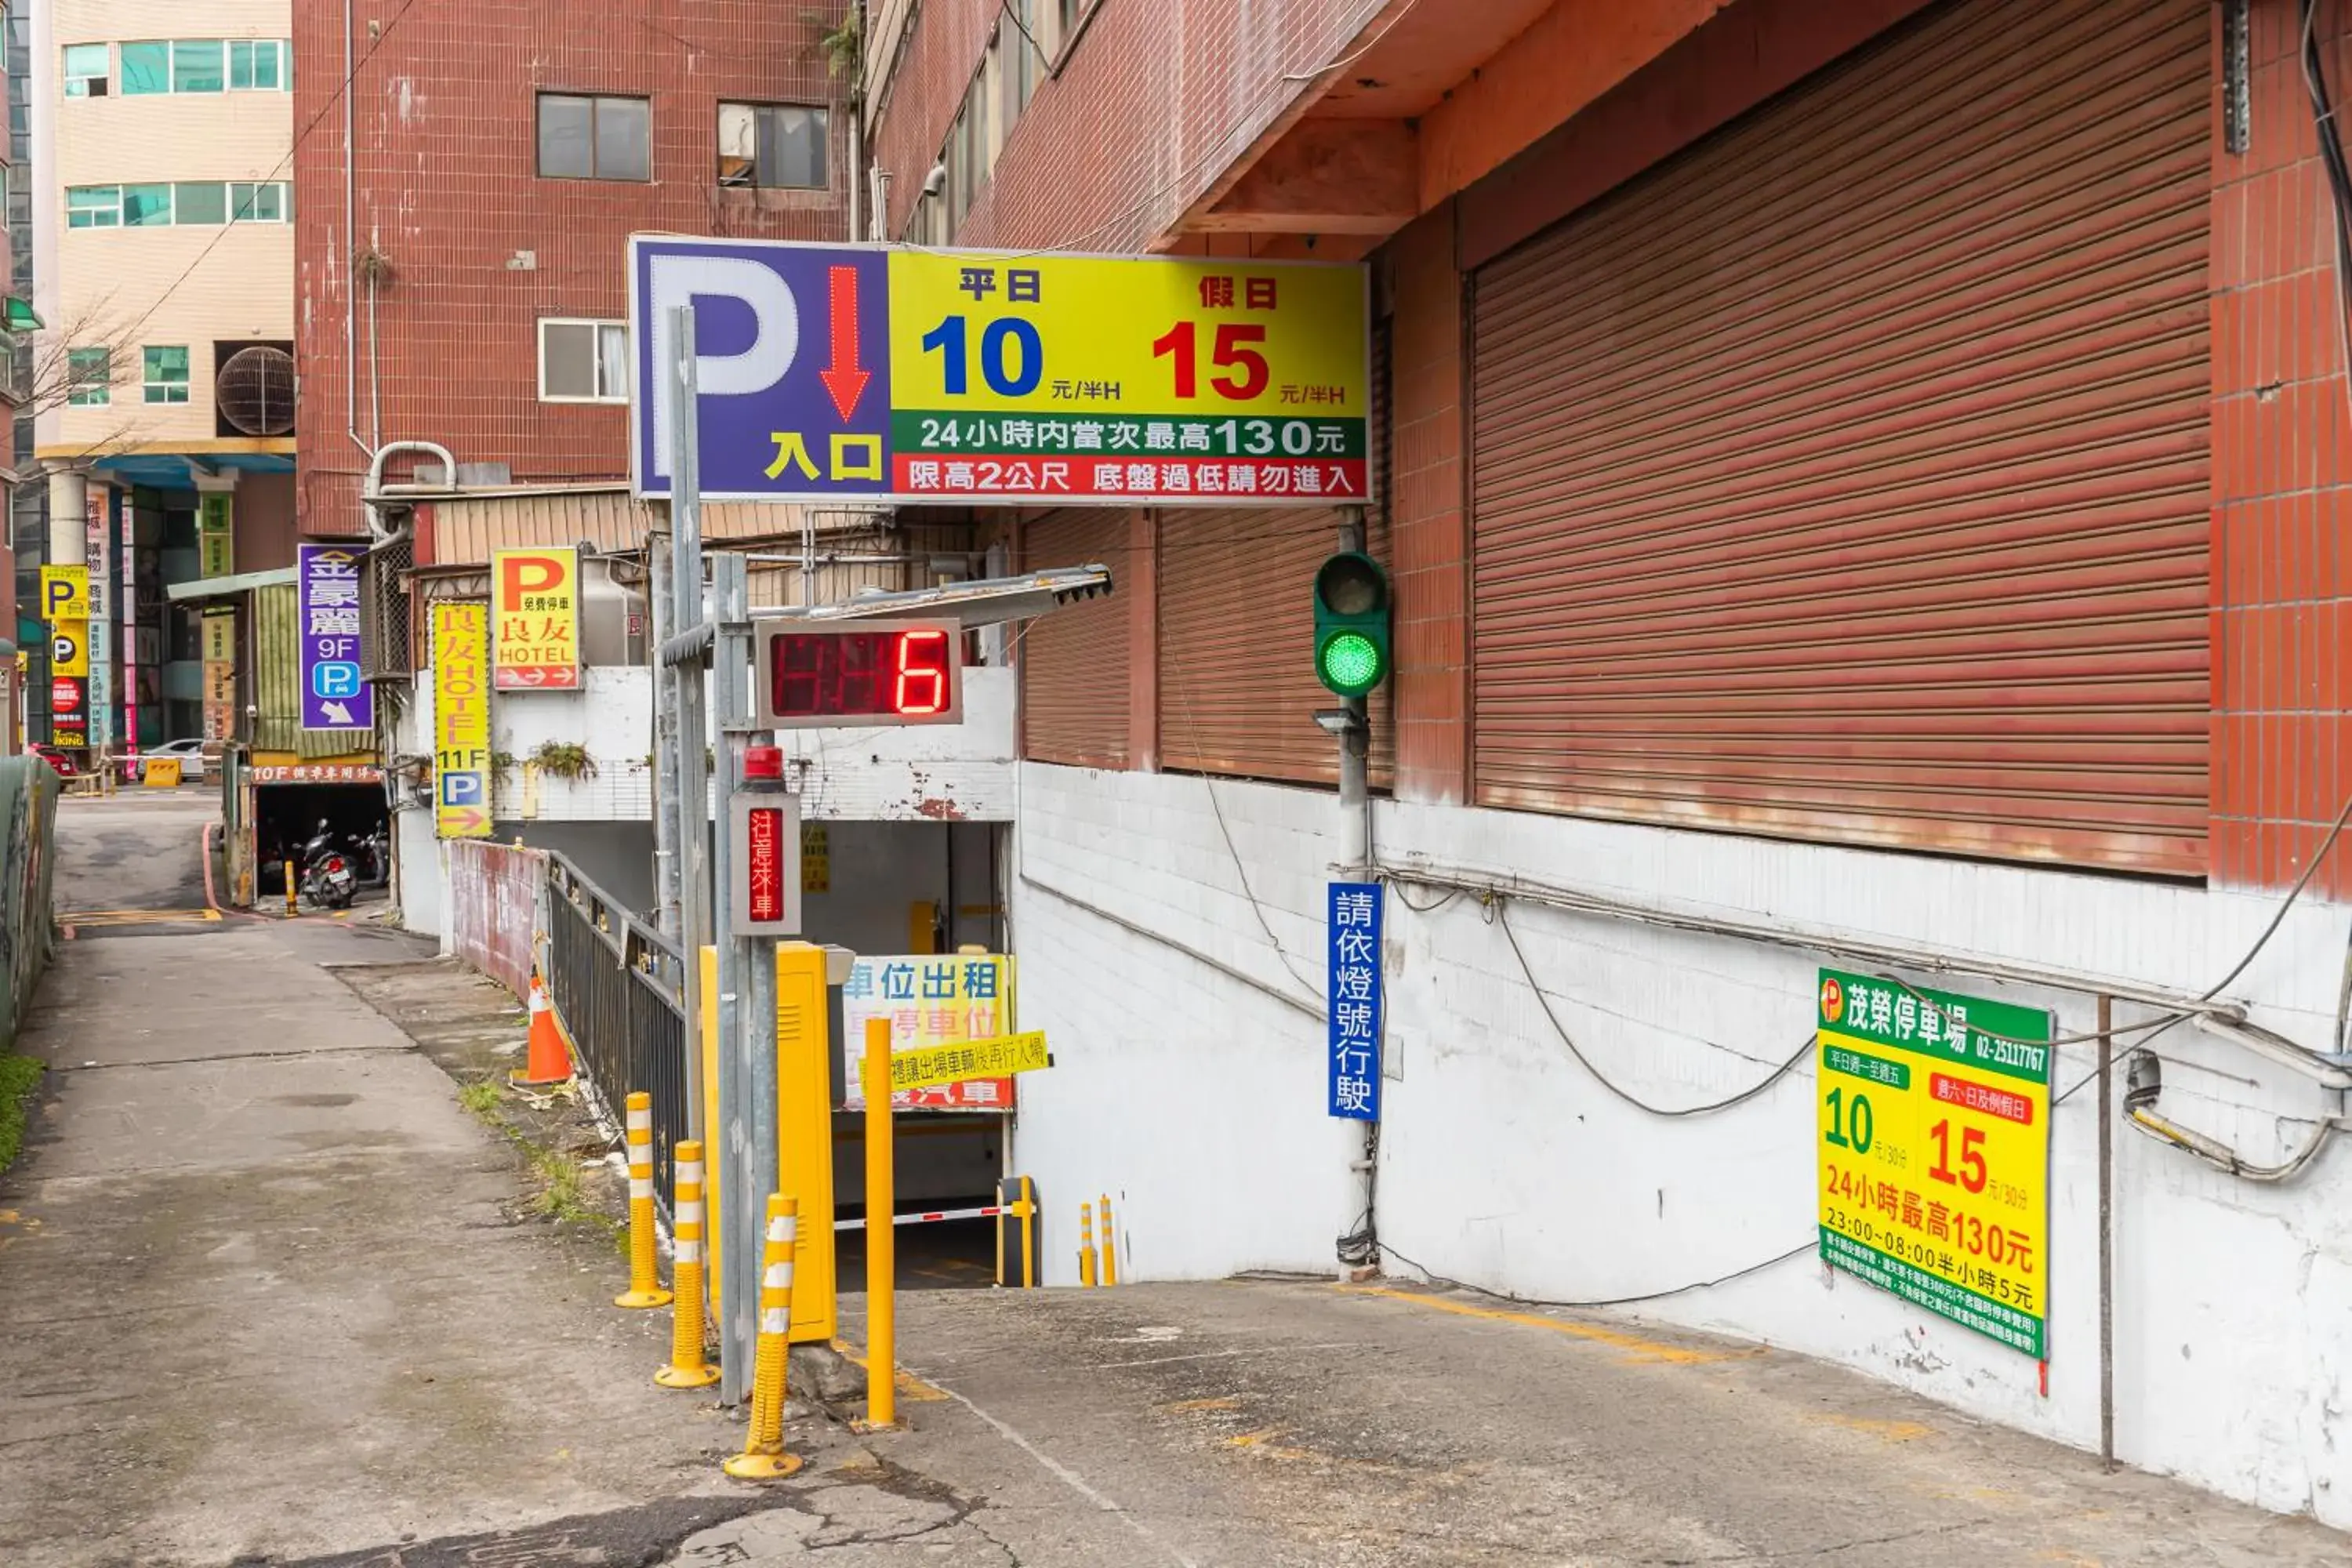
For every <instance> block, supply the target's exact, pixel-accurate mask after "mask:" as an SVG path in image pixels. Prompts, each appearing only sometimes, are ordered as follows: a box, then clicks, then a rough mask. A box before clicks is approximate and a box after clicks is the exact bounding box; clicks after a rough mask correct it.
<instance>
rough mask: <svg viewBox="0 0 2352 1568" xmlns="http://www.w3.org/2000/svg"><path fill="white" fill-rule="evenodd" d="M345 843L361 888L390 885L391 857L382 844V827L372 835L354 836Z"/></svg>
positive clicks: (387, 849)
mask: <svg viewBox="0 0 2352 1568" xmlns="http://www.w3.org/2000/svg"><path fill="white" fill-rule="evenodd" d="M345 842H346V843H348V844H349V845H350V846H351V849H352V859H353V860H354V861H355V862H357V864H358V868H359V881H360V886H361V887H362V888H385V887H390V886H391V885H392V855H391V851H390V849H389V847H387V846H386V845H385V843H384V833H383V828H382V827H378V828H376V829H375V831H373V833H366V834H357V835H354V836H352V837H351V838H349V839H347V840H345Z"/></svg>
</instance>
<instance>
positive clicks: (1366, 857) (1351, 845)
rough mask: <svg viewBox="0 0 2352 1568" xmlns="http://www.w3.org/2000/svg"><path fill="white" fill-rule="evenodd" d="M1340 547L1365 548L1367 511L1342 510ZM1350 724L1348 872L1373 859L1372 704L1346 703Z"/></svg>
mask: <svg viewBox="0 0 2352 1568" xmlns="http://www.w3.org/2000/svg"><path fill="white" fill-rule="evenodd" d="M1339 548H1340V549H1341V550H1342V551H1360V550H1361V549H1363V548H1364V509H1363V508H1362V507H1360V506H1349V507H1341V508H1340V509H1339ZM1345 704H1346V707H1347V710H1348V716H1349V724H1348V727H1347V730H1346V731H1345V732H1344V733H1342V734H1341V735H1340V736H1339V815H1340V816H1341V818H1342V819H1343V821H1344V823H1345V826H1344V828H1343V829H1342V836H1341V837H1340V841H1339V843H1340V851H1341V853H1340V857H1339V858H1340V863H1341V865H1342V866H1344V867H1345V868H1347V869H1348V870H1349V872H1351V873H1352V872H1357V871H1361V870H1364V869H1366V868H1369V867H1370V864H1371V859H1372V795H1371V780H1370V759H1371V750H1372V747H1371V720H1370V704H1369V703H1368V702H1366V700H1364V699H1363V698H1361V697H1349V698H1347V699H1345Z"/></svg>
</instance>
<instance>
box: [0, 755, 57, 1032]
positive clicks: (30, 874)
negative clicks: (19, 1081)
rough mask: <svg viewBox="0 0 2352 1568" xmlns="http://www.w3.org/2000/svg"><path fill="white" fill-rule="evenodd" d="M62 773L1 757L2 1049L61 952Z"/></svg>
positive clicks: (39, 763) (33, 761) (41, 764)
mask: <svg viewBox="0 0 2352 1568" xmlns="http://www.w3.org/2000/svg"><path fill="white" fill-rule="evenodd" d="M57 821H58V775H57V774H56V773H52V772H51V771H50V770H49V765H48V763H45V762H43V761H41V760H40V759H39V758H38V757H6V758H0V827H5V831H6V835H7V837H6V839H5V851H0V853H5V876H0V943H5V951H0V986H5V995H0V1051H6V1050H9V1049H11V1048H13V1047H15V1045H16V1030H17V1028H18V1027H19V1026H21V1025H22V1024H23V1023H24V1021H25V1014H26V1010H27V1009H28V1008H30V1007H31V1005H32V1003H33V993H34V991H35V990H36V989H37V988H38V987H39V985H40V983H41V975H42V973H43V972H44V971H46V970H47V968H48V964H49V958H50V955H51V954H52V953H53V952H55V951H56V945H57V925H56V921H55V918H54V915H53V911H52V909H51V905H50V898H49V882H50V873H51V869H52V868H53V866H54V865H55V863H56V859H57Z"/></svg>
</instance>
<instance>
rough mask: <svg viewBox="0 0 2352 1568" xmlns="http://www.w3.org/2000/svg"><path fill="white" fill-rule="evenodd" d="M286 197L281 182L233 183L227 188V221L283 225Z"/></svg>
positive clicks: (284, 185)
mask: <svg viewBox="0 0 2352 1568" xmlns="http://www.w3.org/2000/svg"><path fill="white" fill-rule="evenodd" d="M286 195H287V193H286V182H285V181H283V180H271V181H266V182H264V183H262V184H246V183H245V182H243V181H237V182H234V183H232V184H230V186H229V188H228V210H229V221H230V222H232V223H284V222H285V221H286V215H287V211H288V208H289V203H288V201H287V199H286Z"/></svg>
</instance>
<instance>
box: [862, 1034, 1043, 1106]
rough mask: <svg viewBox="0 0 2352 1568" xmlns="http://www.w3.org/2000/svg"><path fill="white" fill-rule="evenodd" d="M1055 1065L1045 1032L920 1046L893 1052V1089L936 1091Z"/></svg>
mask: <svg viewBox="0 0 2352 1568" xmlns="http://www.w3.org/2000/svg"><path fill="white" fill-rule="evenodd" d="M1053 1065H1054V1058H1052V1057H1051V1056H1050V1055H1048V1054H1047V1052H1046V1050H1045V1031H1044V1030H1043V1029H1032V1030H1030V1031H1029V1032H1027V1033H1026V1034H1020V1035H998V1036H996V1037H993V1038H991V1039H985V1040H963V1041H960V1042H958V1043H957V1044H955V1045H950V1046H918V1047H915V1048H914V1049H913V1050H911V1051H892V1052H891V1053H890V1089H891V1091H892V1092H893V1093H896V1092H897V1091H898V1090H899V1089H934V1088H937V1087H938V1086H939V1085H940V1084H948V1083H962V1082H964V1081H966V1080H967V1079H975V1078H1011V1077H1012V1076H1013V1074H1014V1073H1017V1072H1035V1071H1037V1070H1038V1069H1039V1068H1049V1067H1052V1066H1053Z"/></svg>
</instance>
